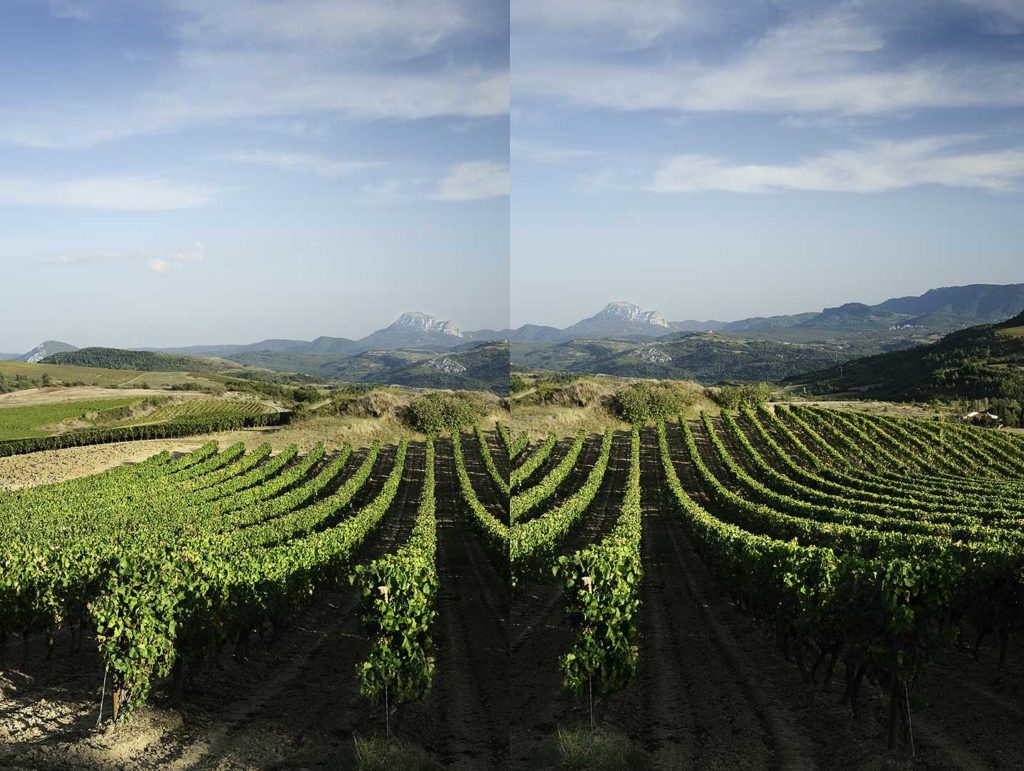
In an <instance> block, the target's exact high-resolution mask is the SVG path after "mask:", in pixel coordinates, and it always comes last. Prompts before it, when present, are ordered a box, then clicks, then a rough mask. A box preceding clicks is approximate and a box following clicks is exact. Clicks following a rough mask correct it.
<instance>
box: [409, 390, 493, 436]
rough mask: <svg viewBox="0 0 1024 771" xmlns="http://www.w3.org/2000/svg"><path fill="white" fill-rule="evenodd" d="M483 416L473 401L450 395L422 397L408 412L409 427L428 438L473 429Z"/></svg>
mask: <svg viewBox="0 0 1024 771" xmlns="http://www.w3.org/2000/svg"><path fill="white" fill-rule="evenodd" d="M482 416H483V411H482V410H481V409H480V407H479V406H478V405H477V404H475V403H474V402H473V401H471V400H469V399H466V398H463V397H462V396H460V395H459V394H449V393H432V394H427V395H426V396H421V397H420V398H418V399H416V400H415V401H413V402H412V404H410V405H409V409H408V412H407V420H408V423H409V425H410V426H412V428H414V429H415V430H417V431H419V432H421V433H424V434H426V435H427V436H437V435H439V434H441V433H443V432H445V431H461V430H462V429H464V428H469V427H471V426H472V425H473V424H474V423H476V422H477V421H478V420H479V419H480V418H481V417H482Z"/></svg>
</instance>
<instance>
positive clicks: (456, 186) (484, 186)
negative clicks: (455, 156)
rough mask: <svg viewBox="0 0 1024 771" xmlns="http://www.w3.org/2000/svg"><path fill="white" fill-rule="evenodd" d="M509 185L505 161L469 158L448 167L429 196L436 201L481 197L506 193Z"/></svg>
mask: <svg viewBox="0 0 1024 771" xmlns="http://www.w3.org/2000/svg"><path fill="white" fill-rule="evenodd" d="M510 188H511V179H510V175H509V169H508V166H507V165H505V164H502V163H494V162H492V161H469V162H467V163H458V164H455V165H454V166H452V167H451V168H450V169H448V171H447V173H446V174H445V175H444V177H443V178H442V179H441V181H440V183H439V184H438V187H437V190H436V191H435V193H434V195H433V196H432V197H433V199H434V200H435V201H482V200H487V199H490V198H503V197H506V196H508V194H509V190H510Z"/></svg>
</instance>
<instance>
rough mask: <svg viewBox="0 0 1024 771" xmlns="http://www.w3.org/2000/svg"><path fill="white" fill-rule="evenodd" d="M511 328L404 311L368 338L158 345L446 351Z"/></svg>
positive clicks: (204, 351) (227, 353)
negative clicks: (464, 325)
mask: <svg viewBox="0 0 1024 771" xmlns="http://www.w3.org/2000/svg"><path fill="white" fill-rule="evenodd" d="M510 332H511V330H508V329H501V330H493V329H479V330H473V331H468V332H466V331H463V330H461V329H459V327H457V326H456V325H455V324H454V323H452V322H451V321H442V320H440V319H436V318H434V317H433V316H430V315H428V314H426V313H419V312H409V313H403V314H402V315H401V316H399V317H398V318H397V319H396V320H395V321H394V322H393V323H391V324H390V325H388V326H387V327H384V328H383V329H378V330H377V331H376V332H372V333H371V334H369V335H367V336H366V337H363V338H360V339H358V340H351V339H349V338H347V337H318V338H316V339H315V340H278V339H274V340H261V341H260V342H258V343H246V344H244V345H192V346H186V347H183V348H155V349H152V350H155V351H158V352H160V353H178V354H186V355H190V356H223V357H231V356H234V355H236V354H243V353H257V352H260V353H262V352H269V353H288V354H307V353H309V354H343V355H354V354H358V353H364V352H367V351H393V350H403V349H419V350H425V351H445V350H449V349H452V348H457V347H459V346H460V345H464V344H466V343H468V342H493V341H498V340H507V339H508V338H509V334H510Z"/></svg>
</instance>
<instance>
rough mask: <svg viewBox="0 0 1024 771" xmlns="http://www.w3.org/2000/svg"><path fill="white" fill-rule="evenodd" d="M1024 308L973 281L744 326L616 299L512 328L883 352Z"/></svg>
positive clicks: (529, 338) (560, 338)
mask: <svg viewBox="0 0 1024 771" xmlns="http://www.w3.org/2000/svg"><path fill="white" fill-rule="evenodd" d="M1022 310H1024V284H970V285H967V286H956V287H942V288H939V289H931V290H929V291H927V292H925V293H924V294H922V295H916V296H909V297H894V298H892V299H889V300H885V301H884V302H881V303H878V304H876V305H867V304H864V303H857V302H851V303H846V304H844V305H840V306H837V307H834V308H825V309H823V310H821V311H817V312H805V313H796V314H793V315H789V316H769V317H752V318H746V319H740V320H739V321H731V322H724V321H695V320H687V321H667V320H666V319H665V317H664V316H663V315H662V314H661V313H659V312H658V311H655V310H644V309H642V308H641V307H640V306H638V305H634V304H632V303H628V302H621V301H619V302H613V303H609V304H608V305H606V306H605V307H604V308H603V309H602V310H600V311H599V312H598V313H596V314H595V315H593V316H591V317H589V318H586V319H583V320H582V321H579V322H577V323H575V324H573V325H571V326H569V327H566V328H564V329H558V328H557V327H550V326H542V325H537V324H526V325H523V326H521V327H519V328H518V329H515V330H509V331H508V333H507V337H508V339H509V340H510V341H511V342H512V343H513V344H516V343H534V344H535V343H562V342H566V341H568V340H581V339H588V340H590V339H604V338H626V339H636V340H642V339H650V338H659V337H664V336H665V335H669V334H673V333H678V332H717V333H720V334H723V335H734V336H738V337H744V338H753V339H764V340H779V341H787V342H810V341H852V340H871V341H873V342H875V343H877V345H878V346H879V348H880V350H881V349H885V348H891V347H901V346H906V345H910V344H916V343H921V342H928V341H932V340H936V339H938V338H939V337H941V336H942V335H944V334H947V333H949V332H953V331H955V330H957V329H963V328H965V327H968V326H971V325H974V324H984V323H993V322H997V321H1002V320H1003V319H1006V318H1009V317H1010V316H1014V315H1016V314H1018V313H1020V312H1021V311H1022Z"/></svg>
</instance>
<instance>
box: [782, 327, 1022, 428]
mask: <svg viewBox="0 0 1024 771" xmlns="http://www.w3.org/2000/svg"><path fill="white" fill-rule="evenodd" d="M791 382H793V383H796V384H802V385H805V386H806V387H807V388H809V389H810V390H811V391H813V392H815V393H821V394H836V393H856V394H858V395H861V396H868V397H873V398H884V399H894V400H916V401H927V400H932V399H940V400H958V401H962V400H967V401H969V400H982V399H983V400H988V401H989V402H990V404H992V405H993V406H995V408H996V409H997V410H998V411H1001V412H1003V413H1008V417H1010V418H1011V422H1018V423H1019V422H1020V412H1021V402H1022V400H1024V313H1021V314H1019V315H1017V316H1015V317H1014V318H1011V319H1009V320H1008V321H1003V322H1000V323H998V324H985V325H981V326H975V327H970V328H968V329H963V330H960V331H957V332H953V333H951V334H949V335H946V336H945V337H943V338H942V339H941V340H939V341H938V342H936V343H933V344H931V345H925V346H921V347H918V348H912V349H909V350H904V351H893V352H890V353H885V354H881V355H878V356H870V357H867V358H861V359H856V360H854V361H848V362H846V363H844V364H843V365H842V366H841V367H840V366H835V367H829V368H827V369H824V370H822V371H816V372H813V373H811V374H809V375H805V376H801V377H795V378H792V380H791ZM1014 415H1016V420H1015V421H1014V420H1013V418H1014Z"/></svg>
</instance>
